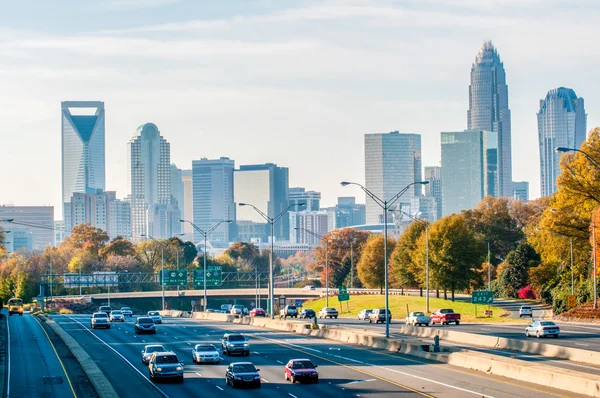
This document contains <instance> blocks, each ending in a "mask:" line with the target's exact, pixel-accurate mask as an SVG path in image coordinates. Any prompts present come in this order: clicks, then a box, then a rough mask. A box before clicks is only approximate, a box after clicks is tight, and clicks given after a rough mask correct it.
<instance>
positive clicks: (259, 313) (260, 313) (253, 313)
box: [250, 308, 267, 316]
mask: <svg viewBox="0 0 600 398" xmlns="http://www.w3.org/2000/svg"><path fill="white" fill-rule="evenodd" d="M250 316H267V313H266V312H265V310H263V309H262V308H253V309H252V311H250Z"/></svg>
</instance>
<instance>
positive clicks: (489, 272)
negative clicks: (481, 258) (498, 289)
mask: <svg viewBox="0 0 600 398" xmlns="http://www.w3.org/2000/svg"><path fill="white" fill-rule="evenodd" d="M487 244H488V252H487V263H488V290H490V291H491V290H492V268H491V267H490V242H489V241H488V243H487Z"/></svg>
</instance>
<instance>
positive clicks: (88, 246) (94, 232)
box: [61, 223, 109, 257]
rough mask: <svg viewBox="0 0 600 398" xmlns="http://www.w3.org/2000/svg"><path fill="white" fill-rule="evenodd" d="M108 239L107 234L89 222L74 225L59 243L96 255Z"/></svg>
mask: <svg viewBox="0 0 600 398" xmlns="http://www.w3.org/2000/svg"><path fill="white" fill-rule="evenodd" d="M108 241H109V238H108V234H107V233H106V232H104V231H103V230H102V229H100V228H96V227H93V226H92V225H91V224H89V223H86V224H79V225H76V226H75V227H74V228H73V230H72V231H71V235H69V236H68V237H67V238H66V239H65V240H64V242H63V243H61V245H64V246H65V247H66V248H69V249H71V250H77V249H84V250H86V251H89V252H90V253H91V254H92V255H94V256H95V257H98V253H99V252H100V249H102V248H103V247H104V245H106V242H108Z"/></svg>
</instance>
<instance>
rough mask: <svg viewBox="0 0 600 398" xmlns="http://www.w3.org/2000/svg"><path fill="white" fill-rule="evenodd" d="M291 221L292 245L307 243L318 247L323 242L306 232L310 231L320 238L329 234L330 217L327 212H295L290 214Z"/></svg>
mask: <svg viewBox="0 0 600 398" xmlns="http://www.w3.org/2000/svg"><path fill="white" fill-rule="evenodd" d="M289 219H290V242H291V243H306V244H309V245H312V246H318V245H320V244H321V240H320V239H319V238H317V237H315V236H314V235H312V234H311V233H309V232H306V231H307V230H308V231H310V232H312V233H313V234H317V235H320V236H323V235H325V234H326V233H327V232H329V216H328V214H327V211H326V210H320V211H312V210H311V211H306V210H303V211H293V212H290V214H289ZM296 228H298V229H296Z"/></svg>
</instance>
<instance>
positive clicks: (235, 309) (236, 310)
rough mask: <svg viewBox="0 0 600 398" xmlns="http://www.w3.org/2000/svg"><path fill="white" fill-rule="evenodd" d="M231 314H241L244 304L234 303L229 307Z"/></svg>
mask: <svg viewBox="0 0 600 398" xmlns="http://www.w3.org/2000/svg"><path fill="white" fill-rule="evenodd" d="M230 311H231V315H243V314H244V306H243V305H241V304H236V305H234V306H233V307H231V310H230Z"/></svg>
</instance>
